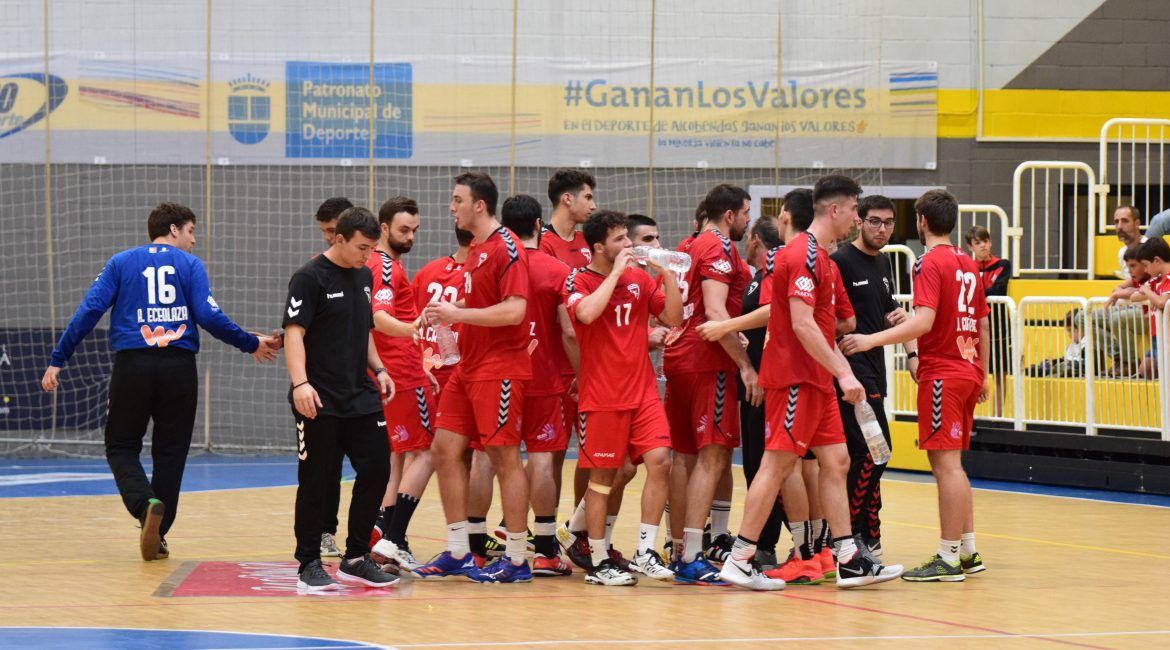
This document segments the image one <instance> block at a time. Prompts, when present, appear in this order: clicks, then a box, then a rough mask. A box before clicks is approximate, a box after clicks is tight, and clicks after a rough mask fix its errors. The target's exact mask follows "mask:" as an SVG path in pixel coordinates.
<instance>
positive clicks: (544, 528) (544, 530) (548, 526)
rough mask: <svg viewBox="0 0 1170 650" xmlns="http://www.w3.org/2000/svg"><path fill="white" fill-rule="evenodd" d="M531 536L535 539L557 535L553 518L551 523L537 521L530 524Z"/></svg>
mask: <svg viewBox="0 0 1170 650" xmlns="http://www.w3.org/2000/svg"><path fill="white" fill-rule="evenodd" d="M532 534H533V535H536V536H537V537H544V536H548V535H556V534H557V522H556V519H555V518H554V519H553V520H552V521H538V522H535V523H533V524H532Z"/></svg>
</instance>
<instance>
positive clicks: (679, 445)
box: [666, 371, 739, 454]
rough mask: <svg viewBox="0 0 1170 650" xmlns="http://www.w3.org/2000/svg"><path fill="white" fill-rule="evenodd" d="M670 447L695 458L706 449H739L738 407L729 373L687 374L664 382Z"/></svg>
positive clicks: (733, 377)
mask: <svg viewBox="0 0 1170 650" xmlns="http://www.w3.org/2000/svg"><path fill="white" fill-rule="evenodd" d="M666 413H667V417H668V418H669V421H670V446H671V447H673V448H674V450H675V451H677V452H679V453H681V454H697V453H699V450H700V449H702V448H703V447H706V446H707V445H720V446H723V447H727V448H728V449H735V448H736V447H738V446H739V404H738V403H737V402H736V397H735V375H734V374H732V373H731V372H725V371H719V372H688V373H683V374H678V375H672V376H670V377H667V379H666Z"/></svg>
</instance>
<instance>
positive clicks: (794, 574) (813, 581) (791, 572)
mask: <svg viewBox="0 0 1170 650" xmlns="http://www.w3.org/2000/svg"><path fill="white" fill-rule="evenodd" d="M764 575H765V576H767V577H769V578H779V579H780V580H783V581H784V582H786V583H788V584H790V585H817V584H820V583H822V582H824V581H825V572H824V571H822V570H821V562H820V560H819V559H817V558H816V557H814V558H812V559H809V560H800V559H797V558H792V559H791V560H789V561H787V562H785V563H784V564H781V565H780V566H778V567H776V568H775V569H769V570H768V571H765V572H764Z"/></svg>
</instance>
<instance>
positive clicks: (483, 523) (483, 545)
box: [467, 517, 488, 557]
mask: <svg viewBox="0 0 1170 650" xmlns="http://www.w3.org/2000/svg"><path fill="white" fill-rule="evenodd" d="M467 533H468V539H469V540H470V548H471V552H472V553H475V554H476V555H478V556H480V557H485V556H487V540H488V536H487V518H485V517H468V518H467Z"/></svg>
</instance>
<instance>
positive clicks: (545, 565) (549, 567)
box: [532, 553, 573, 576]
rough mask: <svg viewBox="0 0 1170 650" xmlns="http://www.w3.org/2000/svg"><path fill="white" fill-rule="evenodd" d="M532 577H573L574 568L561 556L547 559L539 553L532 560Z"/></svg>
mask: <svg viewBox="0 0 1170 650" xmlns="http://www.w3.org/2000/svg"><path fill="white" fill-rule="evenodd" d="M532 575H534V576H571V575H573V567H571V566H569V563H568V562H565V561H564V560H562V559H561V556H560V555H557V556H555V557H545V556H543V555H541V554H540V553H537V554H536V555H535V556H533V558H532Z"/></svg>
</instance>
